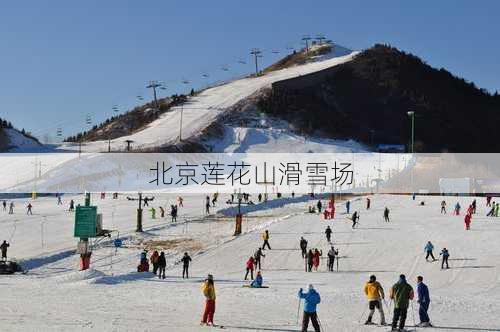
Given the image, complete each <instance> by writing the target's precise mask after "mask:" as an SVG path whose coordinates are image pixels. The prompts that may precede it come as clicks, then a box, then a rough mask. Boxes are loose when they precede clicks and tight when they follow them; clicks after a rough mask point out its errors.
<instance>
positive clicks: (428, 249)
mask: <svg viewBox="0 0 500 332" xmlns="http://www.w3.org/2000/svg"><path fill="white" fill-rule="evenodd" d="M432 250H434V245H433V244H432V243H431V241H427V244H426V245H425V247H424V251H425V252H426V255H425V260H428V259H429V256H430V257H432V261H435V260H436V258H434V254H433V253H432Z"/></svg>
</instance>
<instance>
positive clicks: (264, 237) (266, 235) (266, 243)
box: [262, 229, 271, 250]
mask: <svg viewBox="0 0 500 332" xmlns="http://www.w3.org/2000/svg"><path fill="white" fill-rule="evenodd" d="M262 240H264V244H262V249H266V246H267V247H268V248H269V250H271V246H270V245H269V231H268V230H267V229H266V230H265V232H264V233H262Z"/></svg>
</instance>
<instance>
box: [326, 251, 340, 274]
mask: <svg viewBox="0 0 500 332" xmlns="http://www.w3.org/2000/svg"><path fill="white" fill-rule="evenodd" d="M338 254H339V252H338V250H335V248H334V247H333V246H332V247H331V248H330V250H328V271H330V272H333V265H334V263H335V256H337V255H338Z"/></svg>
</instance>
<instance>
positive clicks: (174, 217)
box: [170, 205, 177, 222]
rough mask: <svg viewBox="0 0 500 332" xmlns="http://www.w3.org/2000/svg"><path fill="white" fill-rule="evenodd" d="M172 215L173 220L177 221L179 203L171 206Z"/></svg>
mask: <svg viewBox="0 0 500 332" xmlns="http://www.w3.org/2000/svg"><path fill="white" fill-rule="evenodd" d="M170 216H171V217H172V222H177V205H171V206H170Z"/></svg>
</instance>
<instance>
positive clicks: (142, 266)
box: [137, 249, 149, 272]
mask: <svg viewBox="0 0 500 332" xmlns="http://www.w3.org/2000/svg"><path fill="white" fill-rule="evenodd" d="M147 255H148V252H147V250H146V249H144V250H143V251H142V252H141V258H140V261H139V266H138V267H137V272H149V263H148V258H147Z"/></svg>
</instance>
